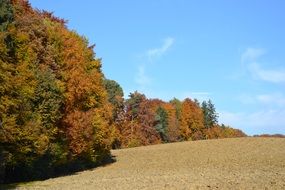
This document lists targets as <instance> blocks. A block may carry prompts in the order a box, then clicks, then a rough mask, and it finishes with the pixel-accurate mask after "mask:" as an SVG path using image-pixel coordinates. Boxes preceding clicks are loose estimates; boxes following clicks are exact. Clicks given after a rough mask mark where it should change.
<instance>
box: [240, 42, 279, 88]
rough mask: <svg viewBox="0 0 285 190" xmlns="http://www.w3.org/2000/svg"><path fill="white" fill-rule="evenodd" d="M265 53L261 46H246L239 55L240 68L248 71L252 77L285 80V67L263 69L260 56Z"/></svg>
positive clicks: (272, 81)
mask: <svg viewBox="0 0 285 190" xmlns="http://www.w3.org/2000/svg"><path fill="white" fill-rule="evenodd" d="M265 53H266V50H265V49H262V48H251V47H249V48H247V49H246V50H245V51H244V52H243V53H242V55H241V64H242V68H243V69H245V70H246V71H247V72H249V73H250V74H251V76H252V78H253V79H255V80H261V81H266V82H271V83H284V82H285V68H270V69H265V68H264V67H263V66H262V64H261V63H260V58H261V57H262V56H263V55H264V54H265Z"/></svg>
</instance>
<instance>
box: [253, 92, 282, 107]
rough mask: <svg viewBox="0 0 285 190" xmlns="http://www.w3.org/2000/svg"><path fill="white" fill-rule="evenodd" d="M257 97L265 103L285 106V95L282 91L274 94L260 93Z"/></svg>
mask: <svg viewBox="0 0 285 190" xmlns="http://www.w3.org/2000/svg"><path fill="white" fill-rule="evenodd" d="M256 99H257V100H258V101H259V102H260V103H263V104H268V105H273V106H280V107H284V106H285V96H284V95H282V94H281V93H274V94H260V95H257V96H256Z"/></svg>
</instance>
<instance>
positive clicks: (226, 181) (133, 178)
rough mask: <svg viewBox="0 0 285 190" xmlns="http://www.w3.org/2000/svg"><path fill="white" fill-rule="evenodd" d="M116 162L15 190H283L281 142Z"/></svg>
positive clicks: (141, 150)
mask: <svg viewBox="0 0 285 190" xmlns="http://www.w3.org/2000/svg"><path fill="white" fill-rule="evenodd" d="M112 154H113V155H114V156H115V157H116V162H114V163H112V164H109V165H107V166H104V167H98V168H95V169H93V170H88V171H84V172H79V173H77V174H74V175H71V176H64V177H58V178H53V179H48V180H45V181H37V182H32V183H29V184H24V185H18V186H17V187H16V188H17V189H77V190H79V189H80V190H81V189H116V190H120V189H130V190H132V189H258V190H259V189H285V139H281V138H236V139H220V140H205V141H194V142H193V141H192V142H181V143H172V144H162V145H153V146H146V147H137V148H129V149H122V150H113V151H112Z"/></svg>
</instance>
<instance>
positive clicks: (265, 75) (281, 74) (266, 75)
mask: <svg viewBox="0 0 285 190" xmlns="http://www.w3.org/2000/svg"><path fill="white" fill-rule="evenodd" d="M248 69H249V71H250V72H251V74H252V76H253V77H254V78H255V79H259V80H263V81H267V82H272V83H284V82H285V70H284V69H279V70H277V69H276V70H274V69H267V70H266V69H263V68H261V67H260V66H259V64H257V63H255V62H254V63H250V64H249V66H248Z"/></svg>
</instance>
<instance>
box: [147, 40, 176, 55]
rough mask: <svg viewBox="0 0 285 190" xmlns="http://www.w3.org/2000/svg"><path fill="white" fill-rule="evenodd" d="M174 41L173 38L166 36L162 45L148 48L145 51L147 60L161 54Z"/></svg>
mask: <svg viewBox="0 0 285 190" xmlns="http://www.w3.org/2000/svg"><path fill="white" fill-rule="evenodd" d="M173 43H174V38H170V37H168V38H166V39H164V42H163V45H162V46H161V47H159V48H154V49H149V50H148V51H147V52H146V55H147V57H148V58H149V60H152V59H153V58H155V57H160V56H162V55H163V54H164V53H165V52H166V51H167V50H168V49H169V48H170V47H171V46H172V45H173Z"/></svg>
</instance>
